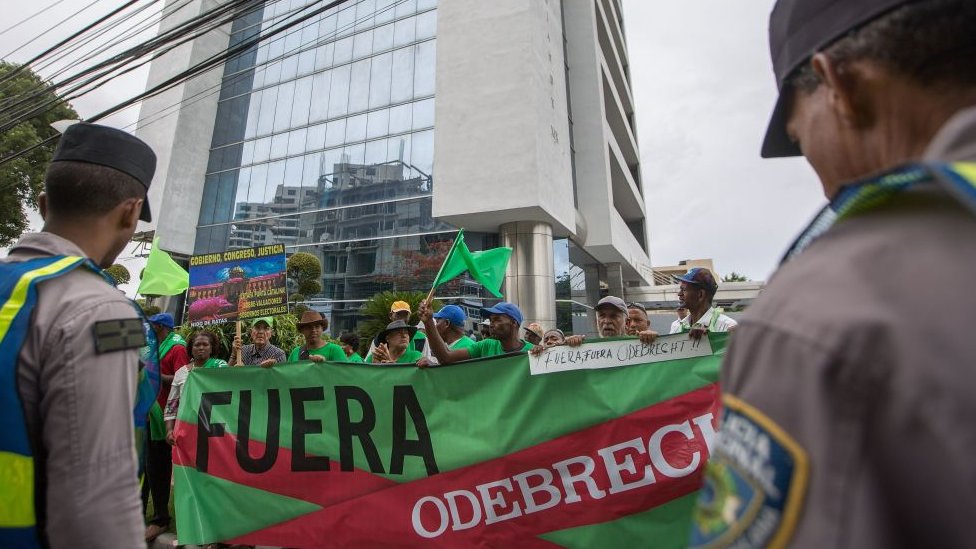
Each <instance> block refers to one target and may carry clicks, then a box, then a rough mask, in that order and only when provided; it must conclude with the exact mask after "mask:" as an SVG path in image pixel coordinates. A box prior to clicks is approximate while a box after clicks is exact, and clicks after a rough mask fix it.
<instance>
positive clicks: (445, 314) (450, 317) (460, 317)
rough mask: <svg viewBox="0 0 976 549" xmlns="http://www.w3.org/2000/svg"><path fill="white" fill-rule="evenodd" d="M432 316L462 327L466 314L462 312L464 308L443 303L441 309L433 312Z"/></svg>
mask: <svg viewBox="0 0 976 549" xmlns="http://www.w3.org/2000/svg"><path fill="white" fill-rule="evenodd" d="M434 318H443V319H444V320H446V321H448V322H450V323H451V324H453V325H455V326H458V327H462V326H464V319H465V318H467V315H465V314H464V309H462V308H460V307H458V306H457V305H444V306H443V307H441V310H439V311H437V312H436V313H434Z"/></svg>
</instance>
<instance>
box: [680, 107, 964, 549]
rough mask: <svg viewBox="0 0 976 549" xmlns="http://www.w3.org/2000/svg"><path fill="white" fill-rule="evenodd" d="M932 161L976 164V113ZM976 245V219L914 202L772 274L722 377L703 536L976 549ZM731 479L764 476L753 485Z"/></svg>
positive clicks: (847, 224) (921, 193) (863, 218)
mask: <svg viewBox="0 0 976 549" xmlns="http://www.w3.org/2000/svg"><path fill="white" fill-rule="evenodd" d="M926 158H927V159H928V160H940V161H960V160H967V161H973V160H976V109H969V110H968V111H964V112H961V113H959V114H957V115H956V117H954V118H953V120H951V121H950V122H949V123H948V124H947V125H946V126H945V127H944V128H943V129H942V130H941V131H940V133H939V135H938V136H937V137H936V138H935V139H934V140H933V142H932V143H931V145H930V147H929V151H928V153H927V155H926ZM974 242H976V216H973V215H972V214H971V213H969V212H967V211H965V210H964V209H963V207H962V206H961V205H960V204H959V203H957V202H956V201H954V200H953V199H951V198H949V197H948V195H946V194H945V193H944V192H943V191H941V190H940V189H937V188H928V189H924V190H914V191H909V192H906V193H904V194H903V195H901V196H899V197H897V198H896V199H895V200H893V201H892V202H891V203H890V204H889V205H886V206H884V207H881V208H878V209H876V210H872V211H869V212H867V213H865V214H859V215H857V216H855V217H852V218H850V219H847V220H845V221H843V222H841V223H839V224H838V225H836V226H835V227H834V228H833V229H831V230H830V231H829V232H827V233H826V234H825V235H823V236H822V237H821V238H820V239H818V240H817V241H815V242H814V243H813V244H812V245H811V246H810V247H809V248H808V249H807V250H805V251H804V252H803V253H801V254H800V255H799V256H797V257H796V258H795V259H793V260H792V261H790V262H789V263H787V264H786V265H784V266H783V267H782V268H781V269H780V270H779V271H778V272H777V273H776V274H775V275H774V277H773V278H772V280H771V282H770V284H769V285H768V287H767V288H766V290H765V291H764V292H763V294H762V295H761V296H760V297H759V298H758V299H757V300H756V302H755V304H753V306H752V307H750V308H749V309H748V311H746V313H745V315H744V317H743V318H742V319H741V321H740V323H739V326H738V328H737V330H736V333H735V335H734V336H733V338H732V340H731V342H730V346H729V350H728V354H727V356H726V358H725V362H724V364H723V367H722V375H721V377H722V379H721V385H722V390H723V392H725V393H726V394H727V395H731V398H729V397H728V396H727V397H726V398H727V400H726V402H725V405H726V406H725V411H724V414H725V416H724V423H723V426H722V429H721V434H720V435H719V440H718V444H717V447H718V450H719V452H718V454H719V455H722V456H724V457H723V459H719V460H716V461H714V462H713V465H714V464H717V467H716V468H714V469H712V468H711V467H712V465H710V469H709V476H710V480H711V481H717V485H718V487H719V490H718V491H719V492H724V494H725V496H726V497H725V498H724V501H725V503H724V504H720V505H717V506H715V505H712V506H711V509H710V512H711V514H710V515H708V514H707V513H706V514H702V511H709V509H708V507H709V505H708V504H707V503H706V502H704V500H702V501H699V509H698V513H699V514H698V515H697V517H696V519H695V520H696V521H698V523H697V524H695V528H702V526H703V524H702V523H703V522H705V523H706V524H705V525H706V526H707V520H709V519H711V520H713V524H714V523H717V521H715V519H716V518H717V517H719V516H723V518H722V520H723V521H724V522H726V523H728V522H729V520H730V519H735V520H733V521H732V523H733V524H732V525H731V526H730V527H729V530H737V529H738V532H739V533H738V534H736V536H738V538H739V539H740V540H742V539H746V538H747V537H748V536H753V538H752V539H754V540H766V541H767V542H769V541H770V540H771V539H774V536H779V538H776V539H778V541H782V542H785V543H786V544H788V546H790V547H802V548H807V547H809V548H822V547H858V548H860V547H885V548H892V547H973V546H974V541H973V539H974V537H973V532H972V527H973V516H974V515H973V513H974V511H973V510H974V509H976V466H974V465H973V463H974V461H973V459H974V457H973V456H976V368H974V365H976V337H974V336H973V334H972V329H971V326H972V318H973V306H974V303H976V302H974V300H973V297H972V292H973V290H972V288H973V284H974V282H976V244H974ZM732 467H739V468H740V470H741V469H750V470H752V471H754V472H757V474H756V475H754V476H752V481H750V482H751V483H752V484H751V486H750V485H749V483H739V484H736V483H735V482H734V481H735V475H733V474H731V473H730V469H731V468H732ZM747 476H748V475H747ZM754 501H759V503H758V504H756V505H757V506H756V507H755V508H754V509H755V510H754V511H750V510H749V507H750V505H753V502H754ZM767 507H768V508H769V509H771V510H770V511H768V512H767ZM733 539H735V536H733ZM755 545H756V544H752V543H746V544H744V545H741V546H742V547H752V546H755Z"/></svg>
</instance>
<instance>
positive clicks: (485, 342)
mask: <svg viewBox="0 0 976 549" xmlns="http://www.w3.org/2000/svg"><path fill="white" fill-rule="evenodd" d="M519 341H521V342H522V348H521V349H518V350H517V351H511V352H519V351H521V352H525V351H528V350H530V349H532V347H535V345H532V344H531V343H529V342H528V341H525V340H524V339H522V340H519ZM505 353H506V351H505V349H504V348H502V342H501V341H498V340H497V339H495V338H493V337H490V338H488V339H482V340H481V341H478V342H475V343H473V344H472V345H471V346H470V347H468V355H470V356H471V358H484V357H489V356H498V355H503V354H505Z"/></svg>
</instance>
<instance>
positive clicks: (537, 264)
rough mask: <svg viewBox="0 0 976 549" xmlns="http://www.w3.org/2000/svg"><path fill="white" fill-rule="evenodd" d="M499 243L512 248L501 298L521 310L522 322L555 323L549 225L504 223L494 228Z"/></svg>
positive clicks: (554, 281)
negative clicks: (503, 295)
mask: <svg viewBox="0 0 976 549" xmlns="http://www.w3.org/2000/svg"><path fill="white" fill-rule="evenodd" d="M498 236H499V240H501V245H502V246H508V247H509V248H512V259H511V261H509V263H508V272H506V273H505V284H504V285H503V290H502V291H503V292H504V293H505V298H506V299H507V300H508V301H511V302H512V303H515V304H516V305H518V306H519V308H520V309H522V316H523V317H524V318H525V322H524V324H523V325H525V324H528V323H529V322H540V323H542V325H543V326H544V327H545V328H547V329H548V328H551V327H553V326H555V324H556V273H555V266H554V265H553V258H552V226H551V225H549V224H548V223H540V222H536V221H518V222H515V223H505V224H504V225H501V226H500V227H498Z"/></svg>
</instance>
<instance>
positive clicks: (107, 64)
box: [0, 0, 261, 131]
mask: <svg viewBox="0 0 976 549" xmlns="http://www.w3.org/2000/svg"><path fill="white" fill-rule="evenodd" d="M248 3H257V4H260V3H261V0H237V1H236V2H229V3H227V4H224V5H223V6H221V7H219V8H218V9H215V10H212V11H211V12H208V13H207V14H206V16H205V17H203V18H202V19H200V20H197V19H193V20H191V21H190V22H189V25H187V27H189V28H199V27H200V25H202V24H205V23H207V22H212V20H213V19H214V18H215V17H216V16H223V15H226V14H225V13H224V12H228V11H230V10H232V9H234V8H235V7H237V5H238V4H248ZM231 17H232V16H231ZM226 22H227V21H225V20H222V19H220V20H217V23H216V25H214V26H213V27H212V28H218V27H219V26H221V25H223V24H225V23H226ZM212 28H211V27H204V28H203V29H202V30H198V31H197V33H196V34H189V35H185V34H181V33H180V32H172V33H168V34H171V35H172V36H173V37H176V38H182V37H183V36H188V37H187V38H182V40H181V41H178V42H177V43H176V44H175V45H170V46H169V47H168V48H167V49H164V50H163V51H162V52H157V55H160V54H162V53H165V52H168V51H170V50H172V49H173V48H176V47H178V46H179V45H180V44H182V43H185V42H187V41H190V40H193V39H195V38H197V37H199V36H201V35H202V34H205V33H207V32H209V31H210V30H212ZM175 30H176V31H179V30H180V29H179V28H177V29H175ZM167 38H169V37H167ZM147 44H148V42H147ZM154 47H155V46H154V45H153V46H146V45H145V44H143V45H140V46H137V47H135V48H130V49H129V50H126V51H125V52H122V53H120V54H118V55H116V56H113V57H112V58H110V59H108V60H105V61H103V62H101V63H98V64H96V65H95V66H93V67H90V68H89V69H86V70H85V71H82V72H80V73H78V74H75V75H73V76H71V77H69V78H67V79H66V80H63V81H61V82H57V83H52V84H49V85H47V86H45V87H43V88H40V89H37V90H35V91H34V92H33V93H31V94H29V95H27V96H22V97H20V98H19V100H17V101H14V102H13V103H10V104H6V105H4V107H5V108H6V109H7V111H8V113H2V112H0V114H8V115H9V116H10V120H9V121H7V122H5V123H4V124H2V125H0V131H6V130H9V129H10V128H11V127H13V126H15V125H17V124H19V123H20V122H23V121H24V120H26V119H29V118H32V117H34V116H37V115H38V114H40V113H42V112H44V111H45V109H46V108H49V107H50V108H53V106H54V105H56V104H58V103H60V102H62V101H66V100H70V99H74V98H76V97H79V96H80V95H84V93H87V92H89V91H92V90H93V89H96V88H97V87H98V86H100V85H101V84H97V85H96V86H95V87H94V88H91V89H89V90H86V91H83V92H82V90H83V89H84V87H85V86H88V85H92V84H94V83H96V82H98V80H99V79H105V78H111V77H115V76H119V75H121V74H125V73H126V72H129V71H131V70H134V69H135V68H137V67H138V66H141V65H143V64H145V63H148V62H149V61H151V59H147V60H146V61H143V62H142V63H140V65H137V66H136V67H132V68H130V69H129V70H127V71H123V72H121V73H117V74H112V73H113V71H115V70H118V69H119V67H121V66H123V65H124V63H123V62H124V61H125V60H126V59H127V58H129V59H131V60H134V59H139V58H141V57H144V56H146V55H148V54H149V53H153V48H154ZM113 65H115V66H113ZM18 69H22V67H19V68H18ZM98 70H102V72H101V73H99V74H96V75H95V76H92V77H90V78H88V79H87V80H84V81H82V82H81V83H80V84H75V85H74V86H73V87H71V88H69V89H68V90H67V91H65V92H62V93H61V94H60V95H59V97H57V98H55V99H48V100H46V101H45V102H44V103H41V104H35V105H29V102H30V101H32V100H34V99H37V98H42V97H45V96H49V93H50V92H53V91H54V90H56V89H57V88H61V87H64V86H66V85H68V84H70V83H71V82H74V81H76V80H78V79H81V78H84V77H85V76H88V75H89V74H91V73H94V72H97V71H98ZM102 83H104V82H102ZM79 92H81V93H79ZM24 104H28V106H27V107H25V108H22V109H21V110H19V111H16V112H14V113H13V114H9V111H10V110H12V109H14V108H16V107H20V106H21V105H24Z"/></svg>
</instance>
